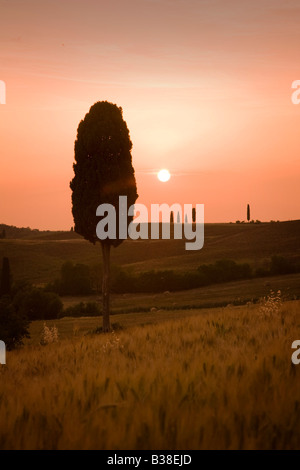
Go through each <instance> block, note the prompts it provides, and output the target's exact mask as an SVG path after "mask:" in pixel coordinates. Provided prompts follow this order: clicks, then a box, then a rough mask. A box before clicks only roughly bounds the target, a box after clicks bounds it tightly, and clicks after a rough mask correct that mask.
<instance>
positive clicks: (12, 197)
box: [0, 0, 300, 230]
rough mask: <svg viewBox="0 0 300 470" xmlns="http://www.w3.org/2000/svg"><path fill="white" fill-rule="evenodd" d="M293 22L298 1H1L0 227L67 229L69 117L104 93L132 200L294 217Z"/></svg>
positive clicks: (296, 56)
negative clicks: (124, 149)
mask: <svg viewBox="0 0 300 470" xmlns="http://www.w3.org/2000/svg"><path fill="white" fill-rule="evenodd" d="M299 24H300V3H299V1H298V0H290V1H285V2H283V1H282V0H281V1H277V0H254V1H252V2H249V1H248V0H226V1H224V0H126V1H124V0H109V1H104V0H87V1H86V0H85V1H83V0H80V1H79V0H60V1H58V0H51V1H50V0H43V1H41V0H25V1H23V0H0V80H3V81H5V83H6V88H7V94H6V104H0V201H1V203H0V223H1V222H2V223H6V224H12V225H16V226H25V227H27V226H30V227H31V228H39V229H62V230H63V229H69V228H70V227H71V225H73V219H72V214H71V191H70V189H69V181H70V180H71V179H72V177H73V170H72V164H73V159H74V140H75V138H76V131H77V126H78V123H79V121H80V120H81V119H83V118H84V116H85V114H86V113H87V112H88V110H89V108H90V106H91V105H92V104H93V103H95V102H96V101H101V100H108V101H111V102H113V103H116V104H117V105H118V106H122V108H123V116H124V119H125V120H126V122H127V125H128V128H129V130H130V135H131V139H132V142H133V152H132V155H133V165H134V168H135V170H136V179H137V186H138V193H139V199H138V201H137V202H139V203H144V204H146V205H149V204H150V203H151V202H152V203H163V202H165V203H169V204H172V203H174V202H179V203H180V204H184V203H192V204H196V203H204V205H205V221H206V222H228V221H233V222H234V221H235V220H237V219H240V220H243V219H246V206H247V204H248V203H249V204H250V206H251V217H253V218H254V219H260V220H265V221H268V220H271V219H274V220H288V219H299V218H300V214H299V200H300V184H299V181H300V164H299V150H300V104H299V105H294V104H292V101H291V95H292V92H293V90H292V88H291V84H292V82H293V81H294V80H297V79H300V49H299V44H300V27H299ZM160 168H168V169H169V170H170V172H171V174H172V178H171V179H170V181H169V182H168V183H161V182H159V181H158V180H157V178H156V175H155V172H157V171H158V170H159V169H160Z"/></svg>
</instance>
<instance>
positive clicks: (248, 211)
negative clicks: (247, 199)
mask: <svg viewBox="0 0 300 470" xmlns="http://www.w3.org/2000/svg"><path fill="white" fill-rule="evenodd" d="M247 220H248V222H249V221H250V206H249V204H247Z"/></svg>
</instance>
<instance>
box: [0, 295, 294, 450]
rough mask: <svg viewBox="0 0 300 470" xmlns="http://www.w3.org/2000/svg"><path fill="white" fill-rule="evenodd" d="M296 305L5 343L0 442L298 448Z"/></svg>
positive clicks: (196, 314)
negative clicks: (16, 346) (8, 348)
mask: <svg viewBox="0 0 300 470" xmlns="http://www.w3.org/2000/svg"><path fill="white" fill-rule="evenodd" d="M179 314H180V313H179V312H178V315H179ZM299 314H300V302H299V301H294V302H286V303H284V304H283V305H280V308H279V309H278V308H276V309H275V308H274V310H272V308H271V309H269V310H268V314H266V312H264V311H263V310H262V309H260V308H259V306H253V305H248V306H245V307H238V308H234V307H227V308H224V309H217V310H211V311H206V312H205V313H203V314H202V312H200V311H193V315H191V314H189V315H188V316H186V317H185V318H178V319H174V318H173V319H172V320H165V321H164V322H161V323H158V324H154V325H145V326H128V327H127V328H125V329H124V330H122V331H116V332H115V333H112V334H108V335H89V336H78V335H77V334H76V331H75V330H74V331H72V332H70V335H69V338H68V339H59V340H58V342H55V343H51V344H47V345H44V346H42V345H27V346H26V347H24V348H23V349H21V350H18V351H13V352H9V353H8V354H7V365H6V366H1V368H0V423H1V425H0V448H1V449H110V450H118V449H137V450H140V449H166V450H172V449H176V450H179V449H186V450H189V449H299V447H300V444H299V442H300V428H299V424H298V423H299V419H300V388H299V381H300V365H299V366H294V365H293V364H292V362H291V354H292V352H293V351H292V349H291V344H292V342H293V341H294V340H295V339H299V338H300V331H299V330H300V321H299ZM140 315H141V314H140ZM125 316H126V315H124V317H125ZM76 322H78V323H79V322H80V319H77V320H76ZM56 325H57V327H58V334H60V323H59V322H57V323H56Z"/></svg>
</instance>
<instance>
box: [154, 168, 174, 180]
mask: <svg viewBox="0 0 300 470" xmlns="http://www.w3.org/2000/svg"><path fill="white" fill-rule="evenodd" d="M157 178H158V179H159V181H161V182H162V183H166V182H167V181H169V179H170V178H171V175H170V172H169V170H165V169H164V170H160V171H159V172H158V173H157Z"/></svg>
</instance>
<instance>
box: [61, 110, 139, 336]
mask: <svg viewBox="0 0 300 470" xmlns="http://www.w3.org/2000/svg"><path fill="white" fill-rule="evenodd" d="M131 149H132V142H131V140H130V137H129V131H128V128H127V124H126V122H125V121H124V120H123V112H122V108H120V107H118V106H117V105H115V104H112V103H109V102H107V101H99V102H97V103H95V104H94V105H93V106H92V107H91V108H90V110H89V112H88V113H87V114H86V116H85V118H84V119H83V120H82V121H81V122H80V123H79V126H78V129H77V138H76V141H75V163H74V165H73V169H74V173H75V176H74V178H73V180H72V181H71V182H70V187H71V189H72V213H73V217H74V222H75V232H77V233H79V234H80V235H82V236H83V237H84V238H85V239H86V240H89V241H90V242H91V243H94V244H95V243H96V242H97V241H100V243H101V248H102V256H103V281H102V295H103V309H102V315H103V331H110V318H109V282H110V248H111V246H114V247H117V246H118V245H120V244H121V243H122V241H123V238H119V223H118V221H119V213H120V211H122V208H121V207H119V196H127V205H128V206H131V205H132V204H134V203H135V201H136V199H137V197H138V194H137V189H136V181H135V176H134V169H133V166H132V157H131ZM104 203H107V204H111V205H112V206H114V208H115V210H116V222H117V230H116V238H114V239H113V238H109V235H108V236H107V238H106V239H104V240H99V239H98V237H97V236H96V226H97V223H98V222H99V217H97V216H96V210H97V207H98V206H99V205H100V204H104ZM123 217H126V219H127V227H128V225H129V223H130V222H131V221H132V219H133V217H132V216H128V214H127V213H125V214H123ZM102 218H103V217H102Z"/></svg>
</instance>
